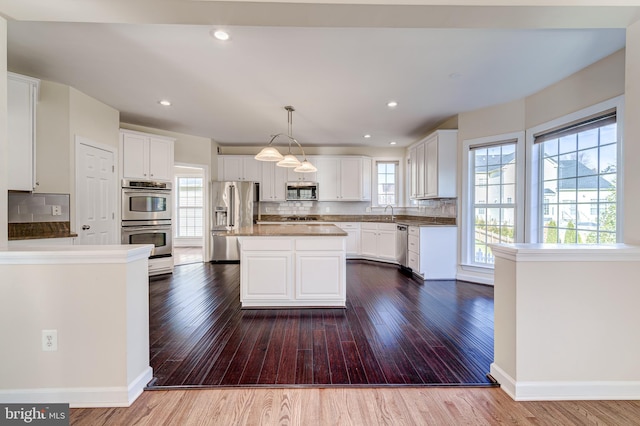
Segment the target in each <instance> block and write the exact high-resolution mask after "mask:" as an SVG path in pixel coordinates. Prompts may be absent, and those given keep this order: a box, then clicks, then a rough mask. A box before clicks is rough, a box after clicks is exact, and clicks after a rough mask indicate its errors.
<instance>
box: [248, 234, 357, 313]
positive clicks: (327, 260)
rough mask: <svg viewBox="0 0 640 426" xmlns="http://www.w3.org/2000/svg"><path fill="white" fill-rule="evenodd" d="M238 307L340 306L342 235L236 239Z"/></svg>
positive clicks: (343, 274)
mask: <svg viewBox="0 0 640 426" xmlns="http://www.w3.org/2000/svg"><path fill="white" fill-rule="evenodd" d="M238 239H239V241H240V252H241V254H240V256H241V260H240V301H241V304H242V307H243V308H274V309H275V308H310V307H311V308H313V307H324V308H330V307H332V308H344V307H345V306H346V245H345V239H346V237H345V236H299V237H266V236H257V237H239V238H238Z"/></svg>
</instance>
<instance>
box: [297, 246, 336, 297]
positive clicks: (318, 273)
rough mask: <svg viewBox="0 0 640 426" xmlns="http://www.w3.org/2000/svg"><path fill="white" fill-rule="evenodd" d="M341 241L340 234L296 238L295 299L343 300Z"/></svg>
mask: <svg viewBox="0 0 640 426" xmlns="http://www.w3.org/2000/svg"><path fill="white" fill-rule="evenodd" d="M344 244H345V241H344V238H340V239H316V240H315V241H304V240H302V241H297V244H296V254H295V262H296V294H295V298H296V300H313V301H315V302H318V303H320V304H322V301H327V302H330V301H341V302H344V301H345V299H346V285H345V280H346V269H345V265H346V257H345V249H344ZM313 248H315V250H313Z"/></svg>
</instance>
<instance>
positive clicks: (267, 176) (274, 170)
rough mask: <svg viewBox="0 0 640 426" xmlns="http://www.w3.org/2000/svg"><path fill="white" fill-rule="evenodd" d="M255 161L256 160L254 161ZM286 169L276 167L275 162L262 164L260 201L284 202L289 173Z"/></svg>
mask: <svg viewBox="0 0 640 426" xmlns="http://www.w3.org/2000/svg"><path fill="white" fill-rule="evenodd" d="M254 161H255V160H254ZM288 170H289V169H287V168H285V167H278V166H276V163H275V162H270V161H265V162H264V163H262V178H261V179H260V201H284V200H285V186H286V184H287V171H288Z"/></svg>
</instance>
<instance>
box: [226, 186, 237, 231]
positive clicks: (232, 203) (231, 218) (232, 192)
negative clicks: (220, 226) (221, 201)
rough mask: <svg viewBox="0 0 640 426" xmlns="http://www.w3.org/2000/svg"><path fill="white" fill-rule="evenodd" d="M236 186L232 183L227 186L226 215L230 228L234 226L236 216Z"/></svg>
mask: <svg viewBox="0 0 640 426" xmlns="http://www.w3.org/2000/svg"><path fill="white" fill-rule="evenodd" d="M235 198H236V187H235V186H233V185H230V186H229V215H228V216H227V220H228V224H229V226H230V227H231V228H234V227H235V226H236V224H235V217H236V200H235Z"/></svg>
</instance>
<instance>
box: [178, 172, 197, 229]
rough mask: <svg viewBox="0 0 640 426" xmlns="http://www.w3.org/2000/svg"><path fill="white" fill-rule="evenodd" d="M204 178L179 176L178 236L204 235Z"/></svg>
mask: <svg viewBox="0 0 640 426" xmlns="http://www.w3.org/2000/svg"><path fill="white" fill-rule="evenodd" d="M202 184H203V179H202V178H201V177H177V178H176V187H177V191H176V199H177V203H176V204H177V208H176V211H177V216H178V223H177V226H176V232H177V234H176V235H177V236H178V237H202V235H203V234H202V215H203V214H202V212H203V210H202V207H203V192H202V189H203V188H202Z"/></svg>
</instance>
